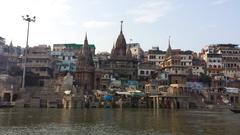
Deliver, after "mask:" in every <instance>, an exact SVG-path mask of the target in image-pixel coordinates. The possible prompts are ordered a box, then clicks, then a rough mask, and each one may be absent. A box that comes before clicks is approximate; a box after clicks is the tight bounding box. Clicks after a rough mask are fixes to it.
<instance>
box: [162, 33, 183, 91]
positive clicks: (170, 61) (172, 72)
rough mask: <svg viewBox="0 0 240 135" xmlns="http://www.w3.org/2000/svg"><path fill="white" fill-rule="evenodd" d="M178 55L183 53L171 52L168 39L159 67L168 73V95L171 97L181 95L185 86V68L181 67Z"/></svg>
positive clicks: (181, 63)
mask: <svg viewBox="0 0 240 135" xmlns="http://www.w3.org/2000/svg"><path fill="white" fill-rule="evenodd" d="M180 53H184V52H179V51H176V50H172V48H171V43H170V37H169V41H168V49H167V51H166V55H165V59H164V61H163V62H162V63H161V64H160V67H161V69H162V70H164V71H165V72H166V73H168V78H169V84H170V87H171V89H170V91H171V92H170V93H171V94H173V95H183V91H184V89H185V84H186V76H187V67H186V66H185V65H183V62H182V58H181V55H180Z"/></svg>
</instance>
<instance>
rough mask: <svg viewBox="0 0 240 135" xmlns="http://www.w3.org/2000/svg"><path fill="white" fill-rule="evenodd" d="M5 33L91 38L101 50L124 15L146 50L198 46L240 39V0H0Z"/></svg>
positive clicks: (127, 31)
mask: <svg viewBox="0 0 240 135" xmlns="http://www.w3.org/2000/svg"><path fill="white" fill-rule="evenodd" d="M0 5H1V6H0V16H1V20H0V36H2V37H4V38H6V41H7V44H9V42H10V41H11V40H12V41H13V44H14V45H20V46H25V42H26V29H27V22H26V21H23V20H22V17H21V16H22V15H26V14H29V15H31V16H36V17H37V20H36V22H35V23H31V26H30V37H29V45H30V46H35V45H38V44H48V45H52V44H54V43H83V40H84V35H85V32H87V33H88V40H89V43H94V44H95V45H96V48H97V52H98V51H110V50H111V48H112V46H113V43H114V42H115V41H116V39H117V36H118V34H119V31H120V21H121V20H124V25H123V32H124V35H125V38H126V41H127V42H130V39H132V42H139V43H140V44H141V46H142V48H143V49H144V50H148V49H150V48H152V46H159V47H160V49H162V50H165V49H166V48H167V42H168V41H167V40H168V36H169V35H171V37H172V40H171V42H172V48H182V49H184V50H187V49H191V50H194V51H199V50H200V49H201V48H203V47H204V46H205V45H207V44H212V43H236V44H238V43H240V0H0Z"/></svg>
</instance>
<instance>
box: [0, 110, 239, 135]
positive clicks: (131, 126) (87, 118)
mask: <svg viewBox="0 0 240 135" xmlns="http://www.w3.org/2000/svg"><path fill="white" fill-rule="evenodd" d="M239 120H240V115H237V114H233V113H231V112H229V111H223V112H204V111H189V110H188V111H184V110H160V109H156V110H153V109H122V110H121V109H84V110H80V109H76V110H68V109H30V108H28V109H16V108H13V109H0V134H12V133H13V134H58V135H59V134H79V133H81V134H90V135H93V134H106V135H108V134H109V135H110V134H111V135H112V134H116V135H120V134H125V135H126V134H140V135H143V134H167V135H179V134H180V135H181V134H182V135H188V134H189V135H192V134H194V135H202V134H204V135H225V134H231V135H238V134H239V132H240V129H239V126H240V122H239Z"/></svg>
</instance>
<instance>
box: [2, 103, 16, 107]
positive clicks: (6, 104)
mask: <svg viewBox="0 0 240 135" xmlns="http://www.w3.org/2000/svg"><path fill="white" fill-rule="evenodd" d="M12 107H14V105H13V104H11V103H9V102H3V103H0V108H12Z"/></svg>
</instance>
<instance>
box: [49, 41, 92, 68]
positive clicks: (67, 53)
mask: <svg viewBox="0 0 240 135" xmlns="http://www.w3.org/2000/svg"><path fill="white" fill-rule="evenodd" d="M82 47H83V44H54V45H53V51H52V52H51V55H52V56H53V58H55V59H56V60H59V62H58V66H59V71H60V72H75V71H76V62H77V59H78V52H79V50H80V49H81V48H82ZM89 47H90V51H91V53H92V56H94V55H95V45H94V44H90V45H89Z"/></svg>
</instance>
